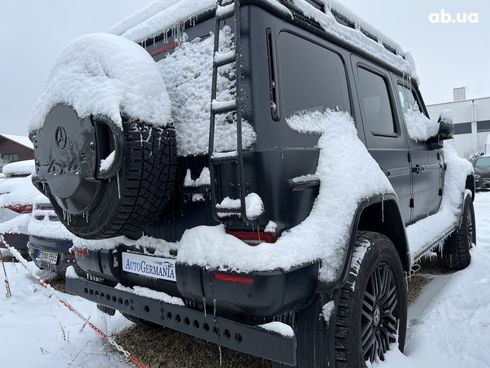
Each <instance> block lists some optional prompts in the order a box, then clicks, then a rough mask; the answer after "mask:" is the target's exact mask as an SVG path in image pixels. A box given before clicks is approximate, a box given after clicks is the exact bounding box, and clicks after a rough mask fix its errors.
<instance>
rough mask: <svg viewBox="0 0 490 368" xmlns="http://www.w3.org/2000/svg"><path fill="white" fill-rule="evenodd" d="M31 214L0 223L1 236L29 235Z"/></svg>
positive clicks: (23, 214)
mask: <svg viewBox="0 0 490 368" xmlns="http://www.w3.org/2000/svg"><path fill="white" fill-rule="evenodd" d="M31 218H32V217H31V214H30V213H22V214H20V215H18V216H15V217H14V218H12V219H11V220H8V221H5V222H2V223H0V234H28V225H29V222H30V221H31Z"/></svg>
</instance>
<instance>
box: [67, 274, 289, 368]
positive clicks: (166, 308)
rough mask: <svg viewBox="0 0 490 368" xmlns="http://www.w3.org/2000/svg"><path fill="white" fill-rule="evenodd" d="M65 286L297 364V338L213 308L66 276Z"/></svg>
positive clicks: (178, 328) (121, 308) (165, 322)
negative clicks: (200, 308)
mask: <svg viewBox="0 0 490 368" xmlns="http://www.w3.org/2000/svg"><path fill="white" fill-rule="evenodd" d="M66 288H67V290H68V291H70V292H71V293H73V294H76V295H79V296H81V297H83V298H85V299H88V300H90V301H92V302H95V303H97V304H99V305H103V306H105V307H108V308H112V309H115V310H118V311H120V312H122V313H127V314H130V315H132V316H134V317H138V318H142V319H144V320H146V321H149V322H153V323H155V324H157V325H160V326H163V327H167V328H171V329H172V330H175V331H179V332H182V333H185V334H187V335H190V336H194V337H197V338H199V339H202V340H205V341H208V342H211V343H213V344H217V345H219V346H222V347H225V348H228V349H232V350H235V351H239V352H241V353H245V354H249V355H253V356H256V357H259V358H263V359H267V360H271V361H274V362H278V363H281V364H285V365H288V366H295V365H296V345H297V343H296V337H286V336H282V335H280V334H278V333H275V332H273V331H268V330H265V329H263V328H260V327H258V326H253V325H246V324H243V323H239V322H235V321H232V320H229V319H225V318H221V317H215V316H213V315H212V311H208V313H207V314H205V313H203V312H201V311H196V310H194V309H191V308H187V307H184V306H180V305H176V304H170V303H166V302H164V301H161V300H158V299H153V298H148V297H145V296H140V295H137V294H134V293H131V292H128V291H124V290H117V289H114V288H113V287H109V286H106V285H102V284H99V283H96V282H92V281H88V280H86V279H84V278H80V277H76V278H69V277H68V278H67V279H66Z"/></svg>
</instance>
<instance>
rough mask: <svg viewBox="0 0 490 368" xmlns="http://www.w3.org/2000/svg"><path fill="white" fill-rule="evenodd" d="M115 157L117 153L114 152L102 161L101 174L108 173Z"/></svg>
mask: <svg viewBox="0 0 490 368" xmlns="http://www.w3.org/2000/svg"><path fill="white" fill-rule="evenodd" d="M115 156H116V151H112V152H111V153H109V156H107V157H106V158H103V159H102V160H100V168H99V170H100V172H104V171H107V170H109V169H110V168H111V166H112V163H113V162H114V158H115Z"/></svg>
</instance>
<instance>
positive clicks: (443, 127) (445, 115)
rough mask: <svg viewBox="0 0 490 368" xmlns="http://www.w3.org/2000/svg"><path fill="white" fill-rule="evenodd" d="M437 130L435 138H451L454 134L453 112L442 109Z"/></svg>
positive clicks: (441, 139) (439, 139)
mask: <svg viewBox="0 0 490 368" xmlns="http://www.w3.org/2000/svg"><path fill="white" fill-rule="evenodd" d="M438 123H439V132H438V133H437V140H438V141H443V140H446V139H452V138H453V136H454V113H453V112H452V111H451V110H442V111H441V115H440V116H439V120H438Z"/></svg>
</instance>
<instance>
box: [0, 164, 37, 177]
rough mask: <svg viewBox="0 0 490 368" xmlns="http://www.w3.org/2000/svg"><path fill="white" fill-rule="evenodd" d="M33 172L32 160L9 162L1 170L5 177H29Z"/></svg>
mask: <svg viewBox="0 0 490 368" xmlns="http://www.w3.org/2000/svg"><path fill="white" fill-rule="evenodd" d="M33 172H34V160H25V161H17V162H11V163H9V164H7V165H5V166H4V167H3V168H2V173H3V174H5V175H6V176H15V175H31V174H32V173H33Z"/></svg>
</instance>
